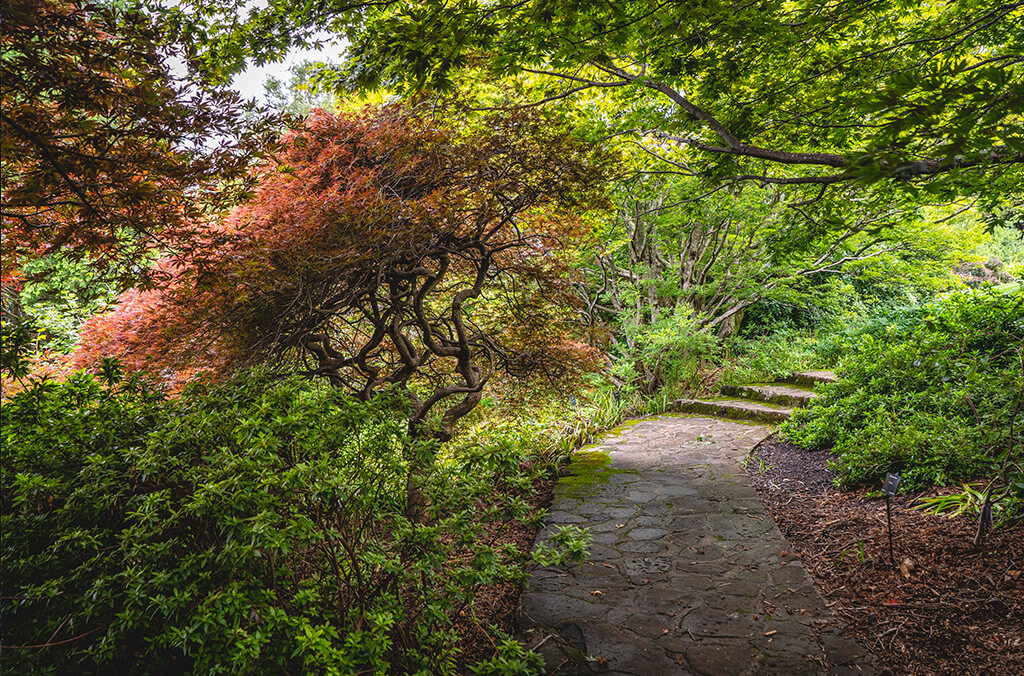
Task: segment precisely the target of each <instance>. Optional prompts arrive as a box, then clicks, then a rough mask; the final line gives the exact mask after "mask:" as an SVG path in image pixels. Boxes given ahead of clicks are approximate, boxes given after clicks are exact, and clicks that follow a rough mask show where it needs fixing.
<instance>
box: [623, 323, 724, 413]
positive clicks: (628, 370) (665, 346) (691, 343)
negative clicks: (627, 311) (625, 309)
mask: <svg viewBox="0 0 1024 676" xmlns="http://www.w3.org/2000/svg"><path fill="white" fill-rule="evenodd" d="M628 330H629V331H630V332H631V333H632V344H633V345H634V348H633V350H632V353H631V354H630V355H629V356H628V358H626V359H625V360H622V362H620V363H619V364H617V368H618V369H619V371H620V372H619V373H617V375H619V376H620V377H623V378H624V379H625V380H627V381H631V384H634V385H636V386H637V387H638V388H639V390H640V391H641V392H643V393H644V394H648V395H651V394H654V393H656V392H659V391H660V390H661V389H662V388H663V387H666V388H667V389H668V390H669V392H668V393H666V394H667V396H672V395H677V396H678V395H681V394H683V393H685V392H687V391H692V390H696V389H697V388H698V387H699V385H700V381H699V379H700V375H701V372H702V370H704V369H705V368H706V367H707V366H708V364H709V363H711V362H712V361H713V360H714V359H715V358H716V357H717V356H718V352H719V340H718V337H717V336H715V334H714V333H712V332H710V331H708V330H705V329H702V328H701V326H700V324H699V322H698V321H697V318H696V317H695V316H694V315H693V313H692V311H691V310H690V309H689V308H688V307H687V306H685V305H679V306H676V307H675V308H673V310H672V312H671V313H669V314H666V315H663V316H661V317H659V318H658V319H657V320H656V321H654V322H653V323H651V324H644V325H640V326H633V327H628ZM639 371H642V373H639Z"/></svg>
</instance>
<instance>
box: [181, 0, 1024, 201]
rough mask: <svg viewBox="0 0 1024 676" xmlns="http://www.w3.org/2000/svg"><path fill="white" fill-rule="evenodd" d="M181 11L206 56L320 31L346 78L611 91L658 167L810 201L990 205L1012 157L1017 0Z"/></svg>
mask: <svg viewBox="0 0 1024 676" xmlns="http://www.w3.org/2000/svg"><path fill="white" fill-rule="evenodd" d="M190 4H192V6H193V7H194V8H195V10H196V13H197V15H198V18H197V19H193V20H197V21H198V22H199V23H200V24H201V25H205V26H209V27H210V28H211V29H212V30H211V33H212V36H213V40H212V43H213V44H212V45H211V46H210V49H209V57H210V60H211V61H219V62H221V63H228V64H230V63H231V62H230V60H226V59H224V58H223V57H224V56H230V55H231V54H233V53H234V54H237V53H239V52H240V51H243V50H246V49H248V50H251V51H253V52H255V53H258V54H266V53H271V54H272V53H274V52H275V51H279V50H281V49H282V48H283V47H285V46H286V45H289V44H295V43H300V44H301V43H304V42H309V41H312V40H315V39H317V37H318V34H317V32H318V31H323V30H327V31H330V32H332V33H334V34H335V35H344V36H345V37H346V38H348V40H349V41H350V43H351V46H350V47H349V49H348V57H349V59H348V62H347V64H346V66H345V68H344V69H343V71H342V78H343V81H344V82H345V84H347V85H349V86H363V87H373V86H380V85H384V86H397V87H409V88H411V89H418V90H423V89H433V90H444V89H446V88H451V87H459V86H475V85H477V84H478V83H479V82H480V81H488V80H489V81H493V80H494V79H497V78H506V79H512V78H518V80H519V81H520V82H526V83H530V84H536V86H533V87H532V88H530V97H531V103H534V104H537V103H542V102H544V103H556V104H558V103H565V102H571V103H576V102H577V101H580V100H583V99H585V98H586V97H587V96H599V97H605V98H607V99H609V104H610V105H609V113H608V115H607V117H606V118H605V121H606V122H607V123H608V126H609V127H611V131H613V132H614V133H617V134H625V135H629V137H631V138H633V139H634V140H636V141H638V142H642V143H645V144H646V145H647V147H648V148H649V150H650V151H651V152H652V153H656V154H659V155H663V156H665V157H666V159H668V160H670V161H674V162H676V164H672V163H671V162H666V164H665V165H663V166H662V169H663V170H669V171H671V170H673V169H682V170H684V171H696V172H700V173H703V174H705V175H711V176H715V177H717V178H730V179H734V180H735V179H740V180H754V181H758V182H761V183H774V184H777V185H780V186H787V187H788V188H790V189H793V188H797V189H799V188H801V187H803V188H806V189H807V192H806V193H805V194H806V195H808V196H813V195H815V194H817V193H819V192H820V191H824V190H826V189H827V187H828V186H836V185H841V184H847V185H849V184H851V182H854V181H875V180H882V179H887V180H888V179H891V180H894V181H896V182H901V183H902V182H907V183H908V184H909V183H913V184H916V185H918V186H921V185H923V186H924V190H923V191H922V192H920V193H917V199H924V200H928V199H936V198H938V199H945V198H946V197H947V196H948V195H951V194H964V193H971V194H975V195H981V196H982V197H983V199H984V201H986V202H991V203H998V201H999V200H998V198H997V195H1006V194H1014V193H1016V190H1017V186H1018V185H1019V182H1020V176H1021V173H1020V172H1021V166H1022V165H1024V145H1022V142H1024V136H1022V131H1024V128H1022V122H1024V119H1022V116H1021V115H1022V111H1024V85H1022V84H1021V83H1022V82H1024V77H1021V64H1022V60H1021V57H1020V54H1021V47H1022V43H1021V40H1022V37H1021V36H1022V35H1024V30H1021V28H1022V20H1024V12H1022V7H1021V4H1020V3H1019V2H1002V3H983V2H976V0H949V1H947V2H926V3H923V4H922V3H919V2H906V1H905V0H886V1H885V2H857V3H850V2H837V3H828V4H822V3H820V2H814V1H799V2H785V3H781V2H774V3H767V4H766V3H752V4H741V5H737V4H735V3H732V2H722V1H712V2H704V3H698V4H694V3H688V4H680V3H664V2H653V1H649V0H622V1H617V2H601V3H593V2H591V3H580V2H572V1H568V0H535V1H530V2H511V3H502V2H499V3H492V2H483V1H480V0H465V1H463V2H458V3H454V4H453V3H449V2H444V1H442V0H389V1H385V2H373V3H354V4H341V5H330V6H320V5H295V4H294V3H289V2H286V1H285V0H275V1H273V2H270V3H269V4H268V6H267V7H266V8H264V9H262V10H261V11H259V12H256V13H254V14H253V15H251V17H250V20H249V21H247V22H243V23H233V22H229V21H226V20H225V14H228V13H232V12H234V11H236V7H237V6H238V5H239V4H240V3H239V2H235V3H229V4H227V5H219V6H217V7H210V6H209V5H207V4H204V3H201V2H194V3H190ZM225 26H230V28H227V29H224V28H222V27H225ZM218 28H220V30H217V29H218ZM527 87H528V88H529V85H527ZM681 159H682V160H683V163H682V166H681V165H680V164H679V162H680V160H681ZM689 160H693V161H694V162H695V164H692V165H691V164H689Z"/></svg>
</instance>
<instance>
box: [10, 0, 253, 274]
mask: <svg viewBox="0 0 1024 676" xmlns="http://www.w3.org/2000/svg"><path fill="white" fill-rule="evenodd" d="M3 15H4V28H3V34H2V48H3V52H4V59H3V62H2V73H0V76H2V77H0V92H2V104H3V105H2V108H3V116H2V137H3V146H2V151H3V179H2V190H3V212H2V213H3V232H4V247H5V251H4V253H5V256H4V258H5V262H4V265H5V267H10V266H12V265H15V264H16V262H17V258H18V257H19V256H24V255H37V254H41V253H48V252H54V251H67V252H70V253H72V254H74V255H77V256H79V257H84V256H92V257H98V259H99V264H100V265H104V266H113V267H115V268H116V269H117V271H118V273H119V274H120V275H121V276H122V277H123V278H125V279H131V278H133V277H134V271H136V270H138V269H139V266H138V262H139V258H140V257H141V256H143V255H144V254H145V252H146V251H147V250H148V249H150V248H152V247H154V246H160V247H162V248H164V249H166V248H167V247H168V246H171V245H173V246H174V247H176V248H178V249H182V248H185V247H186V245H187V241H186V240H187V238H188V235H190V234H191V232H192V230H191V228H189V227H186V225H187V223H188V221H189V219H190V218H192V217H195V216H197V215H199V214H201V213H205V212H206V210H207V209H209V208H210V206H211V205H210V204H207V202H209V201H210V200H212V201H213V203H214V204H213V206H214V207H216V206H218V204H219V205H223V204H224V203H225V202H229V201H231V200H232V199H234V195H233V194H232V193H231V192H229V191H226V190H222V189H221V187H222V186H224V185H238V186H240V187H242V186H244V183H245V181H244V178H245V175H246V172H247V169H248V161H249V160H248V156H249V152H250V151H251V150H252V149H253V148H254V147H255V144H250V143H248V141H247V140H246V139H247V137H246V134H245V133H243V132H242V130H241V115H240V112H241V111H240V102H239V100H238V97H237V95H235V94H233V93H230V92H228V91H226V90H224V91H212V92H211V91H206V92H201V91H199V90H198V88H197V87H196V86H195V85H193V84H191V83H189V82H187V81H184V80H182V79H178V78H175V77H174V76H172V74H171V71H170V69H169V67H168V66H167V64H166V62H165V59H166V58H167V55H168V54H170V53H172V52H173V46H172V45H169V44H167V42H166V40H164V39H163V37H162V36H161V35H160V33H159V31H158V30H157V29H156V27H154V26H153V25H151V24H150V23H149V20H148V19H147V18H146V17H145V16H144V15H142V14H140V13H131V12H121V13H117V12H115V11H113V10H110V9H107V8H103V7H100V6H95V5H90V6H87V7H86V6H82V5H79V4H77V3H76V2H65V1H63V0H4V4H3ZM214 134H216V135H221V136H224V137H226V138H230V139H231V141H230V142H226V143H222V144H221V145H220V146H218V147H210V146H211V144H210V143H209V141H208V138H209V136H210V135H214ZM253 140H255V139H253Z"/></svg>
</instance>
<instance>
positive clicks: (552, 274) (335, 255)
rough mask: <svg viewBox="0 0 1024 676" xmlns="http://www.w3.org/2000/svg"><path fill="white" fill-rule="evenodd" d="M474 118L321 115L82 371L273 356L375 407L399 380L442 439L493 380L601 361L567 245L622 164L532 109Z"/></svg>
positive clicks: (132, 305) (130, 304) (101, 327)
mask: <svg viewBox="0 0 1024 676" xmlns="http://www.w3.org/2000/svg"><path fill="white" fill-rule="evenodd" d="M459 124H460V125H462V126H463V127H464V128H463V130H462V131H459V132H456V131H455V128H454V123H444V122H443V121H438V120H435V119H431V118H430V117H429V116H428V115H427V114H426V113H425V112H422V111H417V110H415V109H406V108H402V107H387V108H381V109H369V110H366V111H364V112H362V113H359V114H351V115H340V114H339V115H332V114H328V113H323V112H322V111H321V112H319V113H317V114H315V115H314V116H313V117H312V118H310V120H309V121H308V123H307V125H306V126H305V127H304V128H303V129H301V130H299V131H296V132H295V133H293V134H291V135H290V136H288V137H287V138H286V139H285V140H284V142H283V148H282V151H281V152H280V153H279V154H278V155H277V162H276V163H273V164H268V165H267V166H265V167H264V168H263V170H262V173H261V178H260V187H259V189H258V191H257V193H256V195H255V197H254V198H253V199H252V200H250V201H249V202H247V203H246V204H244V205H242V206H240V207H238V208H236V209H235V210H234V211H232V212H231V214H230V215H229V216H228V217H227V218H225V219H224V220H223V221H222V222H221V223H220V224H219V225H218V226H217V227H216V228H215V229H214V230H213V231H211V234H210V235H209V237H208V239H207V242H208V244H209V248H208V250H207V251H206V252H205V255H203V256H195V257H194V258H193V259H192V260H191V261H190V262H189V264H187V265H183V264H180V263H174V262H168V263H166V264H165V265H166V268H165V269H166V271H167V272H168V274H170V275H172V276H173V278H174V281H173V282H172V283H171V284H170V285H169V286H168V288H166V289H162V290H148V291H140V290H133V291H131V292H129V293H128V294H126V296H125V297H124V298H123V299H122V303H121V304H120V306H119V308H118V309H117V310H116V311H115V312H113V313H110V314H106V315H101V316H99V317H96V318H94V319H93V320H91V321H90V322H87V323H86V325H85V326H84V328H83V332H82V337H81V343H80V347H79V350H78V352H77V355H76V359H77V360H78V363H79V364H80V365H86V364H88V363H90V361H91V360H94V359H96V358H97V357H98V356H99V355H101V354H114V355H116V356H120V357H122V358H123V359H124V360H125V362H126V364H127V365H128V366H129V367H132V368H148V369H150V370H154V369H155V370H158V371H160V370H163V371H164V372H165V373H166V374H167V375H168V376H170V377H180V376H181V374H182V373H185V374H186V375H187V374H190V373H194V371H192V370H191V369H196V368H203V369H206V370H207V371H208V372H213V373H214V374H216V373H217V372H220V373H226V372H228V371H230V370H233V369H236V368H239V367H241V366H245V365H252V364H257V363H264V364H266V363H271V364H276V365H277V366H279V367H284V368H286V369H287V370H290V371H293V372H299V373H302V374H305V375H307V376H310V377H321V378H325V379H326V380H327V381H329V382H330V383H331V384H332V385H334V386H337V387H341V388H345V389H346V390H348V391H350V392H351V393H352V394H353V395H355V396H356V397H358V398H359V399H362V400H368V399H370V398H371V397H372V396H374V395H375V394H376V393H378V392H380V391H381V390H383V389H386V388H388V387H392V386H398V387H401V388H404V389H405V390H406V391H407V393H408V396H409V399H410V401H411V413H410V416H409V428H410V432H411V433H412V434H413V436H420V437H423V436H428V437H432V438H436V439H440V440H446V439H448V438H449V437H450V435H451V433H452V426H453V425H454V423H455V421H456V420H458V419H459V418H460V417H461V416H463V415H465V414H466V413H467V412H468V411H470V410H471V409H472V408H473V407H474V406H475V405H476V404H477V403H478V402H479V401H480V398H481V396H482V392H483V388H484V386H485V384H486V383H487V382H488V380H489V379H490V378H491V377H492V376H493V375H494V374H495V373H499V372H506V373H512V374H515V375H519V376H521V375H525V374H528V373H537V372H543V373H545V374H546V375H548V376H551V377H560V376H564V375H566V374H567V372H569V371H572V370H573V369H580V368H586V367H587V366H588V365H589V366H595V365H597V364H598V363H599V356H598V354H597V353H596V351H594V350H592V349H591V348H588V347H586V346H585V345H583V344H582V343H579V342H575V341H573V340H572V339H571V335H570V333H571V332H570V331H569V330H568V321H567V318H568V316H569V313H571V312H572V309H571V307H570V306H569V305H567V304H566V303H567V301H568V299H569V298H571V289H570V287H569V285H568V284H567V283H566V281H565V277H564V274H565V273H566V272H567V265H566V260H565V258H564V255H563V247H565V246H568V243H569V242H571V240H572V239H573V238H574V237H576V236H578V235H580V234H582V231H583V226H582V223H581V220H580V218H579V217H578V215H576V213H584V212H586V211H587V210H589V209H592V208H595V207H599V206H601V205H602V204H603V201H602V200H603V197H602V194H603V193H602V188H603V184H604V182H605V181H606V179H607V176H608V174H609V172H610V166H609V165H610V156H608V155H607V154H605V153H603V152H599V151H598V150H595V149H594V148H593V147H591V146H588V145H586V144H583V143H581V142H579V141H577V140H574V139H573V138H572V137H571V136H569V135H568V134H567V133H565V132H564V131H562V130H561V129H559V128H558V126H557V125H556V124H554V123H552V122H550V121H547V120H544V119H543V118H541V117H540V116H539V115H537V114H535V113H531V112H526V111H522V112H518V113H514V114H509V115H501V116H491V117H488V118H486V119H482V120H478V121H476V122H472V121H469V120H460V121H459ZM574 212H575V213H574Z"/></svg>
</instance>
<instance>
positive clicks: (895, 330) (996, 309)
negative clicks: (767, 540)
mask: <svg viewBox="0 0 1024 676" xmlns="http://www.w3.org/2000/svg"><path fill="white" fill-rule="evenodd" d="M848 340H849V341H850V348H851V350H852V354H851V355H850V356H849V357H847V358H845V359H844V360H843V361H842V363H841V364H840V367H839V370H838V375H839V380H838V381H837V382H836V383H835V384H832V385H829V386H827V387H826V388H825V389H824V391H823V393H822V394H821V396H820V397H819V398H818V399H817V400H815V402H814V405H813V406H811V407H810V408H808V409H806V410H798V411H797V412H796V413H795V414H794V415H793V418H792V419H791V420H790V421H789V422H788V423H786V424H785V425H784V426H783V430H784V432H785V434H786V435H787V436H788V437H789V438H790V439H792V440H793V441H795V442H797V443H799V444H800V445H802V446H805V447H808V448H821V447H827V448H831V453H832V454H833V458H834V463H835V466H836V467H837V468H838V469H839V471H840V473H841V477H842V481H843V482H844V483H848V484H849V483H860V482H871V483H874V482H876V481H880V480H881V478H883V477H884V476H885V473H886V472H898V473H900V474H902V476H903V479H904V484H905V485H906V486H907V487H908V488H911V489H913V488H922V487H926V486H930V485H933V484H937V485H946V484H948V483H951V482H959V481H968V480H972V479H975V478H977V477H979V476H985V475H989V474H991V473H994V472H996V473H1000V472H1003V471H1009V470H1012V471H1013V472H1015V473H1016V474H1018V475H1019V473H1020V469H1021V462H1022V453H1024V434H1022V433H1024V425H1022V424H1021V422H1022V415H1021V414H1022V411H1024V408H1022V404H1024V361H1022V359H1024V355H1022V352H1021V346H1022V345H1024V294H1021V293H1019V292H1017V293H1008V294H999V293H993V292H991V291H978V292H964V293H953V294H951V295H949V296H947V297H945V298H943V299H940V300H937V301H935V302H933V303H931V304H928V305H924V306H920V307H918V308H916V309H914V310H913V311H912V313H904V314H903V315H902V316H899V317H895V318H893V319H891V320H890V321H888V322H886V323H883V324H879V323H873V324H869V325H868V327H867V330H865V331H863V332H862V333H860V334H859V335H853V336H850V337H849V338H848ZM1007 468H1009V470H1008V469H1007ZM1011 483H1012V482H1011Z"/></svg>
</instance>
